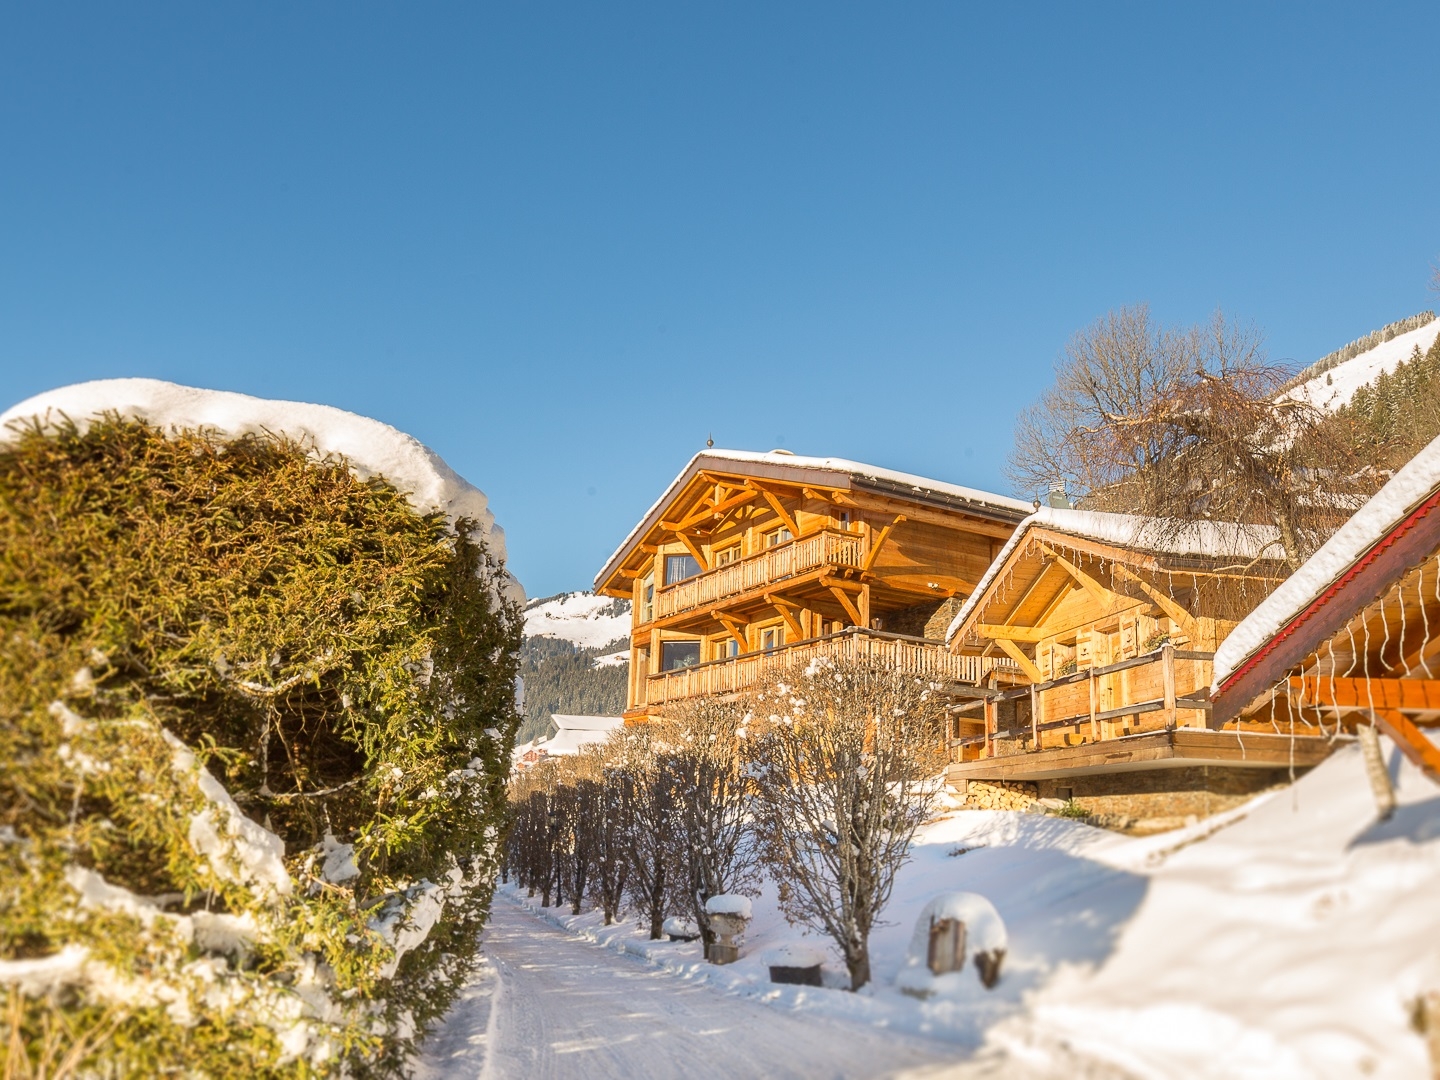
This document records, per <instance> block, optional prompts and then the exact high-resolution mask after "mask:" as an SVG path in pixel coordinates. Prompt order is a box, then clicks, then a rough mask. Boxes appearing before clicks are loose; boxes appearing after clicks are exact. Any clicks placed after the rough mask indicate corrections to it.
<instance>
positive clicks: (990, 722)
mask: <svg viewBox="0 0 1440 1080" xmlns="http://www.w3.org/2000/svg"><path fill="white" fill-rule="evenodd" d="M995 708H996V707H995V699H994V698H986V699H985V756H986V757H987V758H989V757H994V756H995Z"/></svg>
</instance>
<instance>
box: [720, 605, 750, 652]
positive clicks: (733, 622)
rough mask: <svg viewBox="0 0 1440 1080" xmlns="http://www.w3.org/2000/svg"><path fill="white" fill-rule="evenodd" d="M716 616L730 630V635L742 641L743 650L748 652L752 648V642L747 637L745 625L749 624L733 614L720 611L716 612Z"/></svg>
mask: <svg viewBox="0 0 1440 1080" xmlns="http://www.w3.org/2000/svg"><path fill="white" fill-rule="evenodd" d="M715 618H716V620H717V621H718V622H719V623H720V625H721V626H723V627H725V629H726V630H728V631H729V632H730V636H731V637H732V638H734V639H735V640H736V641H737V642H739V643H740V651H741V652H748V651H749V650H750V642H749V641H747V640H746V639H745V627H746V626H747V625H749V624H748V623H743V622H741V621H740V620H739V619H737V618H735V617H734V616H733V615H722V614H720V613H719V612H718V611H717V612H716V613H715Z"/></svg>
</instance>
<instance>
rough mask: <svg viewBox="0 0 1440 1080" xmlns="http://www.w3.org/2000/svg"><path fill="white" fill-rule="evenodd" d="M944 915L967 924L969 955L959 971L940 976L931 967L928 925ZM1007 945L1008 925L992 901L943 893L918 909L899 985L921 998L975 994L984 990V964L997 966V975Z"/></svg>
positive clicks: (966, 935) (967, 950)
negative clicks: (1006, 926) (979, 990)
mask: <svg viewBox="0 0 1440 1080" xmlns="http://www.w3.org/2000/svg"><path fill="white" fill-rule="evenodd" d="M943 919H951V920H954V921H956V922H959V923H962V924H963V925H964V927H965V956H964V961H963V963H962V964H961V966H960V968H959V969H958V970H956V971H950V972H946V973H945V974H943V975H936V974H935V973H934V972H933V971H931V970H930V928H931V926H932V925H934V924H935V923H937V922H940V921H941V920H943ZM1009 947H1010V938H1009V935H1008V934H1007V933H1006V931H1005V923H1004V921H1003V920H1002V919H1001V918H1000V913H999V912H998V911H996V910H995V905H994V904H992V903H991V902H990V901H989V900H987V899H985V897H983V896H981V895H980V894H979V893H973V892H949V893H941V894H940V895H939V896H937V897H935V898H934V899H932V900H931V901H930V902H929V903H928V904H926V905H925V906H924V907H923V908H921V909H920V916H919V917H918V918H917V919H916V920H915V932H914V933H913V934H912V935H911V936H910V946H909V948H907V949H906V951H905V966H904V967H902V968H901V969H900V973H899V974H898V975H897V976H896V977H895V985H896V986H897V987H899V988H900V989H901V990H904V991H905V992H906V993H910V994H915V995H917V996H920V997H965V996H972V995H973V994H974V993H975V992H976V990H978V989H983V988H985V974H984V972H983V971H982V968H986V966H987V965H988V964H993V965H994V970H995V971H996V972H997V973H998V970H999V964H1000V961H1001V960H1003V959H1004V956H1005V952H1006V950H1007V949H1009ZM992 982H993V980H992Z"/></svg>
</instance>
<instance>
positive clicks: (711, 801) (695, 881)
mask: <svg viewBox="0 0 1440 1080" xmlns="http://www.w3.org/2000/svg"><path fill="white" fill-rule="evenodd" d="M744 716H745V710H744V708H743V706H742V705H741V704H739V703H737V702H735V701H725V700H722V699H720V698H718V697H705V698H695V699H692V700H690V701H687V702H685V703H684V704H682V705H678V706H676V707H674V708H673V709H671V710H669V711H668V712H667V713H666V715H665V717H664V718H663V719H662V720H660V721H657V722H656V725H657V726H656V732H657V734H658V736H659V737H660V739H661V740H663V742H664V744H665V746H666V754H667V756H668V758H669V761H670V771H671V776H672V778H673V782H674V790H675V802H676V805H677V807H678V810H679V818H678V821H677V827H676V840H677V842H678V843H677V846H678V851H677V855H678V856H679V862H680V866H681V868H682V871H683V872H684V873H685V874H686V875H687V880H686V884H687V886H688V891H687V893H686V895H687V898H688V901H689V908H690V913H691V914H692V915H693V916H694V918H695V923H696V925H697V926H698V927H699V928H700V933H701V935H702V938H703V940H704V942H705V945H706V947H707V948H708V947H709V945H710V944H711V943H712V942H713V941H714V939H715V935H714V932H713V931H712V930H711V928H710V917H709V915H708V914H707V913H706V911H705V901H707V900H709V899H710V897H712V896H719V895H721V894H723V893H736V892H740V893H743V892H745V891H747V890H749V889H752V888H754V887H755V886H756V885H758V883H759V877H758V873H757V869H758V865H757V864H758V852H757V850H756V845H755V843H754V836H753V835H752V828H751V824H752V823H751V783H750V779H749V777H748V776H747V774H746V770H745V768H744V763H743V757H742V754H741V751H742V749H743V745H742V744H743V741H744V740H743V739H742V737H741V731H742V728H743V725H744Z"/></svg>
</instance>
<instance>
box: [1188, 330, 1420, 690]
mask: <svg viewBox="0 0 1440 1080" xmlns="http://www.w3.org/2000/svg"><path fill="white" fill-rule="evenodd" d="M1434 325H1437V324H1436V323H1432V324H1431V326H1434ZM1421 329H1422V330H1423V329H1429V327H1421ZM1412 332H1415V333H1418V331H1412ZM1404 336H1406V335H1403V334H1402V335H1401V337H1404ZM1395 340H1396V341H1399V340H1400V338H1396V339H1395ZM1387 344H1389V342H1387ZM1356 359H1359V357H1357V358H1356ZM1437 487H1440V438H1437V439H1435V440H1434V441H1433V442H1431V443H1430V445H1429V446H1427V447H1426V448H1425V449H1424V450H1421V451H1420V453H1418V454H1416V455H1415V457H1414V458H1412V459H1411V460H1410V462H1409V464H1407V465H1406V466H1405V467H1404V468H1403V469H1401V470H1400V471H1399V472H1398V473H1396V474H1395V476H1394V477H1393V478H1392V479H1391V481H1390V482H1389V483H1388V484H1386V485H1385V486H1384V487H1383V488H1381V489H1380V490H1379V491H1378V492H1376V493H1375V495H1374V496H1373V497H1372V498H1371V499H1370V501H1369V502H1367V503H1366V504H1365V505H1364V506H1362V507H1361V508H1360V509H1359V510H1357V511H1356V512H1355V515H1354V516H1353V517H1352V518H1351V519H1350V520H1349V521H1347V522H1346V523H1345V524H1344V525H1342V526H1341V527H1340V529H1339V531H1338V532H1336V533H1335V535H1334V536H1332V537H1331V538H1330V539H1329V540H1328V541H1326V543H1325V545H1324V546H1323V547H1322V548H1321V549H1320V550H1319V551H1317V552H1316V553H1315V554H1314V555H1312V556H1311V557H1310V558H1309V559H1307V560H1306V562H1305V564H1304V565H1303V566H1301V567H1300V569H1299V570H1297V571H1295V573H1294V574H1292V575H1291V576H1290V577H1289V578H1287V579H1286V580H1285V581H1284V582H1283V583H1282V584H1281V585H1280V587H1279V588H1278V589H1276V590H1275V591H1274V592H1273V593H1271V594H1270V595H1269V596H1268V597H1266V598H1265V600H1264V602H1263V603H1261V604H1260V605H1259V606H1258V607H1257V608H1256V609H1255V610H1254V611H1252V612H1251V613H1250V614H1249V615H1248V616H1247V617H1246V618H1245V619H1244V620H1243V621H1242V622H1241V623H1240V624H1239V625H1238V626H1237V627H1235V629H1234V630H1232V631H1231V632H1230V636H1229V637H1227V638H1226V639H1225V640H1224V641H1223V642H1222V643H1221V645H1220V648H1219V649H1217V650H1216V651H1215V683H1214V685H1215V687H1217V688H1218V687H1219V686H1220V685H1221V684H1222V683H1224V682H1225V680H1226V679H1228V678H1229V677H1230V676H1231V674H1233V673H1234V672H1235V671H1237V670H1238V669H1239V668H1240V666H1241V665H1242V664H1244V663H1245V662H1246V661H1247V660H1248V659H1249V658H1250V657H1251V656H1252V655H1254V654H1255V653H1256V652H1257V651H1258V650H1259V649H1261V648H1263V647H1264V646H1265V645H1266V644H1267V643H1268V642H1269V641H1270V640H1271V639H1272V638H1274V637H1275V635H1276V634H1277V633H1278V632H1279V631H1280V630H1281V628H1283V627H1284V626H1286V625H1287V624H1288V623H1289V622H1290V621H1291V620H1292V619H1294V618H1295V617H1296V616H1297V615H1299V614H1300V613H1301V612H1302V611H1303V610H1304V609H1305V608H1306V607H1308V606H1309V604H1310V603H1311V601H1312V600H1314V599H1315V598H1316V597H1317V596H1319V595H1320V594H1321V593H1322V592H1324V591H1325V589H1327V588H1328V587H1329V586H1330V585H1331V583H1333V582H1334V581H1335V580H1336V579H1338V578H1339V577H1340V576H1341V575H1342V574H1344V573H1345V572H1346V571H1347V570H1349V569H1350V567H1352V566H1354V565H1355V563H1356V562H1357V561H1359V559H1360V558H1361V557H1363V556H1364V555H1365V553H1366V552H1368V551H1369V550H1370V549H1371V548H1372V547H1374V546H1375V545H1376V544H1377V543H1378V542H1379V541H1380V540H1382V539H1383V538H1384V537H1385V535H1386V534H1387V533H1389V532H1390V530H1391V529H1392V528H1393V527H1394V526H1395V525H1396V524H1397V523H1398V522H1399V521H1401V520H1402V519H1403V518H1404V517H1405V515H1406V514H1408V513H1409V512H1410V511H1411V510H1412V509H1414V507H1415V506H1416V505H1417V504H1419V503H1420V502H1421V501H1423V500H1424V499H1426V498H1427V497H1428V496H1429V495H1430V493H1431V492H1433V491H1434V490H1435V489H1436V488H1437Z"/></svg>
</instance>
